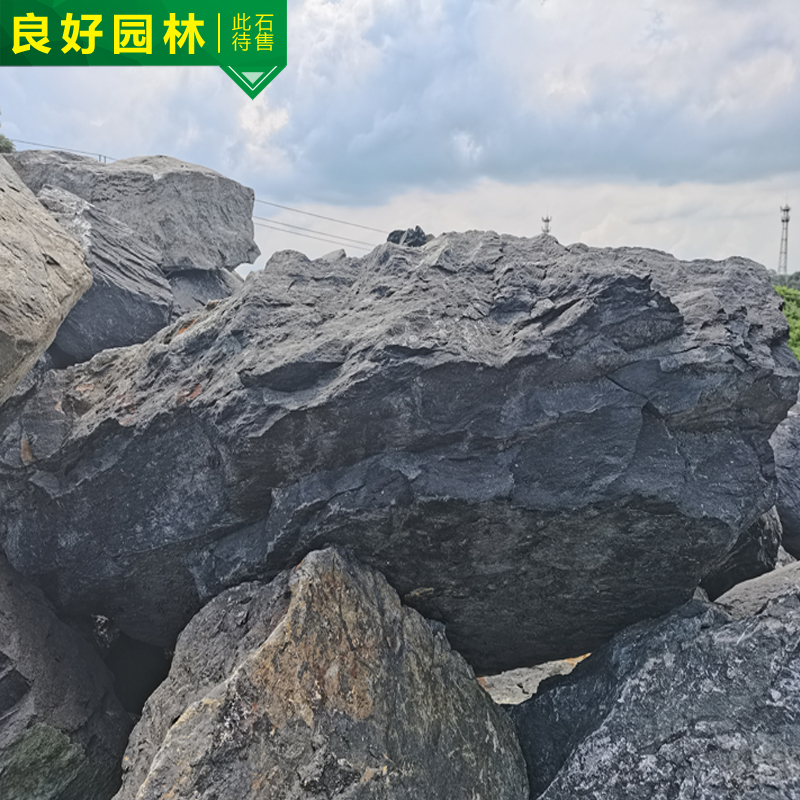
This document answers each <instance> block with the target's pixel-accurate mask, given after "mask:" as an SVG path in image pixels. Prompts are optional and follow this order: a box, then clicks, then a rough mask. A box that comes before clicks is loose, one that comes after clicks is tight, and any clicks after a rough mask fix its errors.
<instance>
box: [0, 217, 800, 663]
mask: <svg viewBox="0 0 800 800" xmlns="http://www.w3.org/2000/svg"><path fill="white" fill-rule="evenodd" d="M779 302H780V298H778V297H777V296H776V295H775V293H774V291H773V290H772V287H771V286H770V283H769V280H768V277H767V273H766V270H765V269H764V268H763V267H760V266H758V265H756V264H754V263H753V262H750V261H747V260H743V259H730V260H727V261H724V262H719V263H716V262H707V261H697V262H691V263H687V262H681V261H678V260H676V259H674V258H672V257H671V256H668V255H666V254H664V253H659V252H656V251H650V250H643V249H636V248H633V249H630V248H626V249H618V250H599V249H591V248H587V247H585V246H583V245H574V246H571V247H564V246H562V245H560V244H559V243H558V242H557V241H556V240H555V239H553V238H552V237H549V236H540V237H536V238H533V239H519V238H515V237H511V236H499V235H497V234H495V233H492V232H475V231H473V232H468V233H463V234H447V235H444V236H441V237H439V238H437V239H434V240H432V241H430V242H427V243H426V244H423V245H422V246H419V247H406V246H404V245H403V246H398V245H395V244H391V243H387V244H384V245H382V246H381V247H378V248H376V250H374V251H373V252H372V253H370V254H369V255H367V256H365V257H364V258H361V259H354V258H343V259H338V260H336V261H334V262H331V261H330V260H319V261H309V260H308V259H306V258H305V257H304V256H302V255H300V254H298V253H294V252H290V251H287V252H283V253H279V254H276V255H275V256H274V257H273V258H272V259H271V260H270V262H269V264H268V265H267V268H266V269H265V271H263V272H262V273H258V274H253V275H252V276H250V277H249V279H248V280H247V281H246V283H245V285H244V287H243V289H242V291H241V292H240V293H238V294H237V295H236V296H235V297H233V298H231V299H229V300H224V301H222V302H220V303H218V304H217V305H216V307H214V308H212V309H204V310H202V311H200V312H198V313H197V314H196V315H195V316H189V317H183V318H182V319H181V320H179V321H178V322H177V323H175V324H173V325H172V326H171V327H169V328H167V329H165V330H163V331H161V332H159V333H158V334H156V335H155V336H154V337H153V338H152V339H150V340H149V341H148V342H146V343H145V344H143V345H138V346H134V347H132V348H127V349H125V350H119V351H113V352H108V353H101V354H100V355H98V356H96V357H95V358H94V359H93V360H92V361H91V362H89V363H87V364H84V365H78V366H75V367H72V368H70V369H68V370H63V371H60V372H58V373H48V374H46V375H45V376H44V377H43V378H41V380H39V381H38V383H36V385H35V386H33V387H32V388H31V389H30V390H29V391H27V392H25V393H22V394H19V395H18V396H16V397H15V398H14V399H13V400H12V401H9V402H8V403H7V404H6V408H5V409H3V410H2V411H0V504H2V507H3V510H4V511H3V515H2V519H0V542H1V543H2V547H3V549H4V550H5V552H6V553H7V554H8V557H9V558H10V560H11V561H12V563H13V564H14V566H15V567H16V568H17V569H18V570H20V571H22V572H24V573H25V574H26V575H29V576H39V579H40V580H41V581H42V584H43V586H45V588H46V590H47V591H48V593H49V596H50V597H51V598H52V600H53V601H54V602H55V603H56V605H57V606H58V607H59V608H60V609H62V610H64V611H65V612H69V613H71V614H80V613H94V614H102V615H104V616H107V617H109V618H111V619H112V620H114V622H115V623H116V624H117V625H119V627H120V628H121V629H122V630H123V631H124V632H125V633H126V634H127V635H129V636H131V637H132V638H134V639H136V640H138V641H145V642H150V643H152V644H155V645H160V646H171V645H172V644H173V643H174V640H175V637H176V636H177V634H178V632H179V631H180V630H181V629H182V628H183V626H184V625H185V624H186V623H187V622H188V620H189V619H190V618H191V616H192V615H193V614H194V613H196V612H197V610H198V609H199V608H200V606H201V605H202V604H203V603H204V602H206V601H208V600H209V599H210V598H212V597H213V596H215V595H216V594H218V593H219V592H220V591H222V590H223V589H225V588H227V587H229V586H233V585H235V584H237V583H240V582H242V581H245V580H252V579H270V578H272V577H274V576H275V575H276V574H277V573H278V572H279V571H280V570H282V569H285V568H287V567H290V566H292V565H293V564H296V563H297V562H298V561H299V560H300V559H301V558H302V557H303V555H305V554H306V553H307V552H309V551H310V550H312V549H318V548H320V547H324V546H327V545H329V544H339V545H341V546H344V547H347V548H350V549H351V550H352V552H353V553H354V554H355V555H356V556H357V557H359V558H360V559H362V560H363V561H364V562H366V563H367V564H368V565H369V566H371V567H373V568H376V569H379V570H380V571H382V572H383V573H384V574H385V575H386V576H387V578H388V580H389V582H390V583H391V584H392V585H393V586H394V587H395V588H396V589H397V590H398V592H399V593H400V595H401V596H402V597H403V598H404V601H405V602H407V603H408V604H410V605H412V606H414V607H415V608H417V609H418V610H420V611H421V612H422V613H423V614H424V615H425V616H427V617H429V618H433V619H437V620H441V621H443V622H445V623H446V625H447V634H448V637H449V638H450V641H451V642H452V643H453V646H454V647H455V648H456V649H458V650H459V652H461V653H462V654H463V655H464V656H465V657H466V658H467V660H468V661H469V662H470V663H471V664H472V665H473V667H474V668H475V669H476V671H478V672H479V673H483V674H486V673H493V672H499V671H502V670H505V669H510V668H514V667H519V666H525V665H530V664H536V663H542V662H544V661H549V660H553V659H556V658H565V657H569V656H578V655H582V654H584V653H586V652H589V651H593V650H595V649H596V648H597V647H598V646H599V645H600V644H601V643H602V642H604V641H606V640H608V639H609V638H610V637H611V636H612V635H613V634H614V633H615V632H616V631H618V630H620V629H621V628H624V627H626V626H628V625H630V624H632V623H634V622H636V621H637V620H640V619H642V618H647V617H652V616H655V615H658V614H662V613H665V612H666V611H668V610H669V609H671V608H674V607H676V606H677V605H680V604H681V603H683V602H684V601H685V600H687V599H688V598H689V597H691V595H692V593H693V591H694V589H695V587H696V586H697V585H698V583H699V582H700V581H701V580H702V578H703V577H704V576H705V575H707V574H709V573H711V572H713V571H714V570H715V569H717V568H718V567H719V566H720V565H721V564H722V563H723V562H724V561H725V559H726V557H727V554H728V552H729V551H730V550H731V549H732V548H733V547H734V545H735V543H736V542H737V539H738V538H739V536H740V535H741V534H742V532H743V531H745V530H746V529H747V528H748V527H749V526H750V525H752V524H753V522H755V520H756V519H757V518H758V517H759V516H760V515H761V514H763V513H764V512H766V511H767V510H768V509H769V508H770V507H771V506H772V505H773V503H774V496H773V495H774V473H773V464H772V453H771V449H770V447H769V444H768V439H769V436H770V434H771V433H772V431H773V429H774V427H775V426H776V425H777V423H778V422H779V421H780V420H781V419H782V418H783V417H784V416H785V414H786V411H787V409H788V408H789V407H790V406H791V405H792V404H793V403H794V402H795V399H796V396H797V386H798V371H800V366H798V363H797V360H796V359H795V358H794V356H792V354H791V352H790V351H789V349H788V347H787V346H786V343H785V342H786V336H787V325H786V321H785V319H784V317H783V315H782V314H781V312H780V310H779Z"/></svg>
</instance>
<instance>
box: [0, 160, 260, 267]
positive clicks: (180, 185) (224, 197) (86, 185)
mask: <svg viewBox="0 0 800 800" xmlns="http://www.w3.org/2000/svg"><path fill="white" fill-rule="evenodd" d="M6 160H7V161H8V162H9V163H10V164H11V166H12V167H13V168H14V169H15V170H16V171H17V173H18V174H19V176H20V177H21V178H22V180H23V181H24V182H25V183H26V184H27V185H28V187H29V188H30V189H31V190H32V191H33V192H36V193H38V192H39V191H40V190H41V189H42V188H43V187H44V186H45V185H47V184H49V185H51V186H55V187H58V188H60V189H66V190H67V191H69V192H72V193H73V194H76V195H78V197H81V198H83V199H84V200H87V201H88V202H90V203H93V204H94V205H95V206H97V207H98V208H100V209H101V210H102V211H105V212H106V213H107V214H110V215H111V216H112V217H115V218H117V219H119V220H121V221H122V222H124V223H126V224H127V225H129V226H130V227H131V228H133V230H134V231H136V233H137V234H138V235H139V236H141V237H142V238H143V239H145V240H146V241H147V242H148V243H149V244H151V245H152V246H153V247H155V248H156V249H157V250H158V251H159V252H160V253H161V259H160V263H161V268H162V269H163V270H164V272H167V273H168V272H172V271H181V270H187V269H204V270H217V269H223V268H224V269H234V268H235V267H237V266H239V265H240V264H242V263H245V262H249V263H252V262H253V261H255V259H256V258H257V257H258V254H259V250H258V246H257V245H256V243H255V240H254V238H253V219H252V217H253V202H254V197H255V195H254V193H253V190H252V189H248V188H247V187H245V186H242V185H241V184H239V183H237V182H236V181H233V180H231V179H230V178H225V177H223V176H222V175H220V174H219V173H217V172H214V170H212V169H208V168H207V167H201V166H198V165H196V164H188V163H186V162H185V161H180V160H178V159H177V158H171V157H169V156H137V157H135V158H126V159H122V160H120V161H114V162H111V163H107V164H104V163H100V162H99V161H97V160H95V159H93V158H89V157H88V156H79V155H75V154H72V153H65V152H60V151H54V150H24V151H22V152H19V153H12V154H10V155H7V156H6Z"/></svg>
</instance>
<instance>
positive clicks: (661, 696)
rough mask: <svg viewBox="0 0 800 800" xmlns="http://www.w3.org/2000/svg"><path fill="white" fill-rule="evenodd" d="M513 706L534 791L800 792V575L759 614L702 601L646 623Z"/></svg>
mask: <svg viewBox="0 0 800 800" xmlns="http://www.w3.org/2000/svg"><path fill="white" fill-rule="evenodd" d="M772 574H773V573H769V574H767V575H764V576H761V577H760V578H756V579H754V580H752V581H749V582H748V583H751V584H757V583H759V582H764V581H769V579H770V576H771V575H772ZM794 577H795V580H796V579H797V573H796V572H795V575H794ZM741 585H744V584H741ZM738 588H739V587H737V588H736V589H734V590H732V591H733V592H736V591H737V590H738ZM766 594H768V592H767V593H766ZM509 713H510V714H511V715H512V718H513V719H514V720H515V722H516V724H517V730H518V733H519V736H520V741H521V744H522V749H523V752H524V753H525V757H526V759H527V761H528V775H529V779H530V783H531V797H532V798H542V800H574V798H576V797H593V798H602V799H603V800H631V798H637V800H638V798H641V800H650V798H657V799H658V800H661V799H662V798H663V800H666V799H667V798H669V799H670V800H732V798H737V800H770V799H772V800H789V799H790V798H794V797H798V796H800V748H798V746H797V743H798V742H800V584H798V583H795V585H794V591H793V592H782V593H778V594H774V595H773V596H772V598H771V599H769V600H766V601H765V602H764V603H763V604H762V606H761V607H760V608H759V613H758V614H757V615H756V616H746V617H743V618H741V619H732V618H731V617H729V616H728V615H727V614H725V613H723V612H722V611H720V610H719V609H717V608H714V607H711V606H708V605H706V604H703V603H701V602H699V601H691V602H690V603H688V604H687V605H686V606H684V607H682V608H681V609H679V610H678V611H675V612H673V613H672V614H670V615H668V616H667V617H664V618H662V619H660V620H656V621H652V622H644V623H640V624H638V625H636V626H634V627H632V628H630V629H629V630H626V631H624V632H622V633H620V634H618V635H617V636H616V637H614V639H613V640H612V641H611V643H610V644H608V645H606V646H604V648H603V649H602V650H601V651H599V652H598V653H596V654H594V655H592V656H591V657H590V658H589V659H587V661H585V662H584V663H582V664H579V665H578V667H577V668H576V669H575V671H574V672H572V674H571V675H569V676H567V677H566V678H554V679H553V680H552V681H550V682H547V683H545V684H543V685H542V686H541V687H540V688H539V692H538V694H537V695H536V696H535V697H534V698H532V699H531V700H529V701H527V702H526V703H523V704H521V705H518V706H512V707H510V709H509Z"/></svg>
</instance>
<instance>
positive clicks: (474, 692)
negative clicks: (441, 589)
mask: <svg viewBox="0 0 800 800" xmlns="http://www.w3.org/2000/svg"><path fill="white" fill-rule="evenodd" d="M124 765H125V767H124V768H125V776H124V780H123V787H122V789H121V790H120V792H119V794H118V795H117V796H116V800H156V799H157V798H158V799H159V800H162V799H163V800H166V798H169V800H183V799H184V798H185V799H186V800H188V799H189V798H197V797H206V798H210V797H231V798H234V797H235V798H236V799H237V800H251V799H252V800H255V799H256V798H263V797H270V798H276V800H277V798H281V800H289V799H290V798H297V799H298V800H300V798H309V800H310V799H311V798H322V797H324V798H331V800H333V798H342V800H344V798H348V800H356V799H357V798H385V800H425V798H430V800H439V799H440V798H448V797H452V798H472V799H473V800H504V799H505V798H508V799H509V800H511V799H512V798H513V799H514V800H525V798H527V794H528V790H527V781H526V777H525V764H524V761H523V760H522V755H521V753H520V750H519V744H518V743H517V740H516V736H515V733H514V730H513V726H512V725H511V723H510V721H509V720H508V719H507V717H506V716H505V714H504V713H503V712H502V711H501V710H500V709H499V708H498V707H497V706H495V704H494V703H493V702H492V701H491V699H490V698H489V696H488V695H487V694H486V693H485V692H484V691H483V690H482V689H481V688H480V686H479V685H478V682H477V681H476V680H475V676H474V674H473V672H472V670H471V669H470V668H469V666H468V665H467V664H466V662H465V661H464V660H463V659H462V658H461V657H460V656H459V655H458V654H457V653H454V652H453V651H452V650H451V649H450V646H449V644H448V643H447V639H446V637H445V635H444V632H443V630H442V628H441V626H439V625H435V624H434V625H433V626H431V625H430V624H429V623H428V622H427V621H426V620H424V619H423V618H422V617H421V616H420V615H419V614H418V613H417V612H416V611H413V610H412V609H409V608H406V607H404V606H403V605H402V604H401V603H400V599H399V598H398V596H397V594H396V592H395V591H394V590H393V589H392V588H391V587H390V586H389V585H388V584H387V583H386V580H385V579H384V578H383V576H381V575H380V574H378V573H375V572H373V571H371V570H368V569H365V568H363V567H361V566H359V565H358V564H357V563H356V562H354V561H353V560H351V559H348V558H347V557H345V556H344V555H343V554H341V553H337V552H336V551H334V550H331V549H328V550H325V551H317V552H314V553H311V554H310V555H309V556H307V557H306V559H305V560H304V561H303V562H302V563H301V564H300V565H299V566H298V567H297V569H295V570H292V571H291V572H285V573H282V574H281V575H279V576H278V577H277V578H276V579H275V580H274V581H273V582H272V583H269V584H263V583H246V584H243V585H240V586H237V587H235V588H233V589H230V590H228V591H226V592H224V593H223V594H222V595H220V596H219V597H217V598H215V599H214V600H212V601H211V603H209V604H208V605H207V606H206V607H205V608H204V609H203V610H202V611H201V612H200V613H199V614H198V615H197V616H196V617H195V618H194V619H193V620H192V621H191V622H190V623H189V625H188V626H187V628H186V630H185V631H184V632H183V633H182V634H181V636H180V639H179V640H178V646H177V649H176V652H175V658H174V660H173V664H172V668H171V671H170V675H169V677H168V678H167V680H166V681H165V682H164V683H163V684H162V685H161V686H160V687H159V688H158V689H157V690H156V692H155V693H154V694H153V695H152V697H151V698H150V700H149V701H148V703H147V705H146V706H145V709H144V713H143V716H142V719H141V720H140V722H139V723H138V724H137V726H136V728H135V730H134V733H133V735H132V737H131V742H130V745H129V747H128V750H127V751H126V754H125V759H124Z"/></svg>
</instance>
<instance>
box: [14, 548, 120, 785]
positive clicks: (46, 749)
mask: <svg viewBox="0 0 800 800" xmlns="http://www.w3.org/2000/svg"><path fill="white" fill-rule="evenodd" d="M130 729H131V722H130V719H129V717H128V715H127V714H126V713H125V712H124V710H123V709H122V706H120V704H119V702H118V701H117V699H116V698H115V697H114V694H113V692H112V677H111V674H110V673H109V672H108V671H107V670H106V669H105V667H104V666H103V663H102V661H100V658H99V657H98V656H97V654H96V653H95V652H94V650H92V648H91V647H90V646H89V645H88V644H87V643H86V642H85V641H84V640H83V639H81V638H80V637H79V636H78V635H77V634H76V633H74V632H73V631H72V630H70V629H69V628H68V627H67V626H66V625H63V624H62V623H61V622H59V621H58V619H57V618H56V616H55V614H54V613H53V611H52V609H51V608H50V607H49V605H48V604H47V602H46V601H45V599H44V597H43V596H42V593H41V591H40V590H39V589H37V588H35V587H33V586H32V585H30V583H29V582H28V581H26V580H25V579H24V578H22V577H21V576H19V575H17V574H16V573H15V572H14V571H13V570H12V569H11V568H10V566H9V565H8V563H7V562H6V560H5V559H4V558H3V557H2V556H0V800H87V798H91V800H107V798H109V797H111V796H112V795H113V794H114V792H115V791H116V790H117V788H118V786H119V776H120V760H121V758H122V753H123V751H124V749H125V744H126V741H127V738H128V733H129V731H130Z"/></svg>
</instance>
